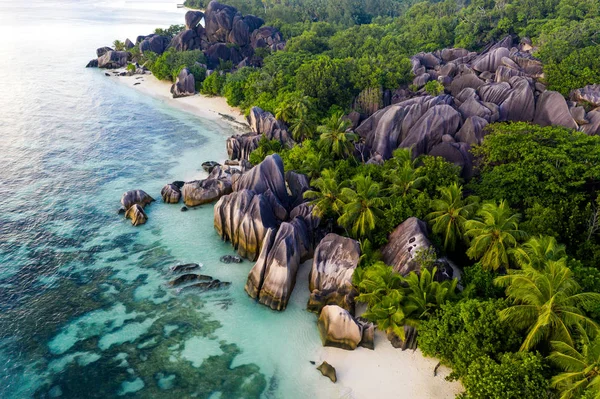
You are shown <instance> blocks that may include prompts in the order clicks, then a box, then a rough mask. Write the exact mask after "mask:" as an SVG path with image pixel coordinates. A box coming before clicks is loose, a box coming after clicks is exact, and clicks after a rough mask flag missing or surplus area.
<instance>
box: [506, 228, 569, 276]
mask: <svg viewBox="0 0 600 399" xmlns="http://www.w3.org/2000/svg"><path fill="white" fill-rule="evenodd" d="M565 256H567V252H566V247H565V246H564V245H562V244H559V243H558V242H557V241H556V238H554V237H551V236H538V237H531V238H530V239H529V240H527V242H526V243H525V244H523V245H522V246H521V247H519V248H517V249H516V250H515V251H514V257H515V261H516V262H517V264H518V265H519V266H521V267H525V266H531V267H533V268H534V269H540V268H542V267H543V266H544V263H545V262H546V261H547V260H559V259H561V258H564V257H565Z"/></svg>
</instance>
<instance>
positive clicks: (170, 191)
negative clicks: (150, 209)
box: [160, 183, 181, 204]
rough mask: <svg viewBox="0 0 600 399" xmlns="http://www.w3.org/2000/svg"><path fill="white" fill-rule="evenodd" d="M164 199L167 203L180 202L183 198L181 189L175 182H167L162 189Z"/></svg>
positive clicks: (161, 193)
mask: <svg viewBox="0 0 600 399" xmlns="http://www.w3.org/2000/svg"><path fill="white" fill-rule="evenodd" d="M160 195H161V196H162V199H163V201H164V202H165V203H167V204H178V203H179V200H180V199H181V190H180V189H179V187H177V186H176V185H175V184H172V183H171V184H167V185H165V186H164V187H163V188H162V190H160Z"/></svg>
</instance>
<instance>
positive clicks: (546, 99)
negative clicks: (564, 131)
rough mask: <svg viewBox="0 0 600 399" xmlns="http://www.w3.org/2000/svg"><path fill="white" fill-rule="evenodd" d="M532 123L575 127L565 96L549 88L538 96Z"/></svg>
mask: <svg viewBox="0 0 600 399" xmlns="http://www.w3.org/2000/svg"><path fill="white" fill-rule="evenodd" d="M533 123H535V124H537V125H540V126H556V125H559V126H564V127H567V128H570V129H577V124H576V123H575V120H573V117H572V116H571V113H570V112H569V107H568V105H567V102H566V100H565V98H564V97H563V96H562V94H560V93H559V92H556V91H551V90H547V91H545V92H543V93H542V94H540V96H539V97H538V99H537V104H536V108H535V117H534V119H533Z"/></svg>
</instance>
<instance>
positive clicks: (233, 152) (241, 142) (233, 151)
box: [226, 133, 262, 160]
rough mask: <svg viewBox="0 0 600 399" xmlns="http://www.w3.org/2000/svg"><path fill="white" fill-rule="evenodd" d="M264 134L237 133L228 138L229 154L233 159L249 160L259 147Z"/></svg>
mask: <svg viewBox="0 0 600 399" xmlns="http://www.w3.org/2000/svg"><path fill="white" fill-rule="evenodd" d="M261 138H262V135H260V134H256V133H246V134H236V135H234V136H231V137H229V138H228V139H227V143H226V146H227V155H228V156H229V159H232V160H248V158H249V157H250V154H251V153H252V151H254V150H256V149H257V148H258V144H259V142H260V139H261Z"/></svg>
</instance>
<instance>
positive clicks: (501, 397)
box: [461, 352, 549, 399]
mask: <svg viewBox="0 0 600 399" xmlns="http://www.w3.org/2000/svg"><path fill="white" fill-rule="evenodd" d="M462 382H463V385H464V387H465V393H464V394H463V395H462V396H461V398H463V399H539V398H545V397H548V388H549V387H548V381H547V380H546V376H545V367H544V362H543V359H542V357H541V356H540V355H539V354H533V353H529V352H521V353H505V354H504V355H502V356H501V357H500V359H499V361H496V360H494V359H492V358H490V357H488V356H483V357H481V358H479V359H477V361H474V362H473V363H471V364H470V365H469V368H468V371H467V374H466V375H465V376H464V377H463V378H462Z"/></svg>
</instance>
